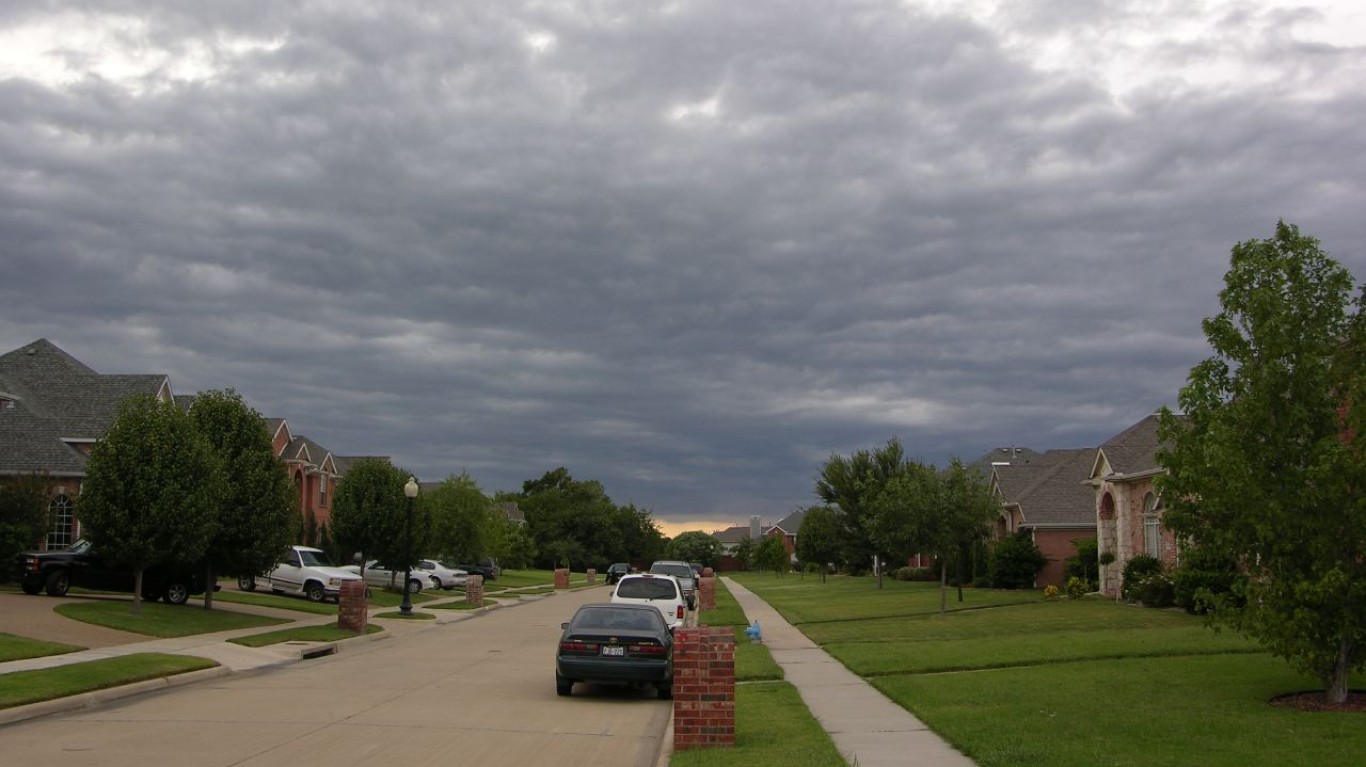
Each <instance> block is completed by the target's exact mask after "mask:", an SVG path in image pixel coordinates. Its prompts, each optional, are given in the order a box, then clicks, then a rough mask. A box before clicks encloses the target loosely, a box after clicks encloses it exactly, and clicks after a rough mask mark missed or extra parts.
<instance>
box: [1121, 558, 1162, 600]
mask: <svg viewBox="0 0 1366 767" xmlns="http://www.w3.org/2000/svg"><path fill="white" fill-rule="evenodd" d="M1160 572H1162V563H1161V562H1160V561H1158V559H1157V557H1150V556H1148V555H1147V554H1139V555H1137V556H1135V557H1133V558H1132V559H1130V560H1129V561H1128V562H1126V563H1125V565H1124V580H1123V586H1122V587H1121V589H1120V593H1121V594H1122V595H1123V597H1124V598H1125V599H1128V600H1136V599H1138V596H1137V594H1135V593H1133V592H1134V589H1135V588H1136V587H1137V586H1138V583H1139V582H1140V581H1142V580H1143V579H1144V578H1147V577H1148V576H1149V575H1156V574H1158V573H1160Z"/></svg>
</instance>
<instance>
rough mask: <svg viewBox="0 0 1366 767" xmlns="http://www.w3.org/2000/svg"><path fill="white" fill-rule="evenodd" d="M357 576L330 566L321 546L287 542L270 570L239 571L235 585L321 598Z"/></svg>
mask: <svg viewBox="0 0 1366 767" xmlns="http://www.w3.org/2000/svg"><path fill="white" fill-rule="evenodd" d="M360 579H361V578H360V576H359V575H357V574H355V573H348V572H346V571H345V570H342V569H341V568H339V567H336V566H334V565H333V564H332V562H331V560H329V559H328V558H327V554H325V553H323V550H322V549H315V548H312V547H311V546H290V547H289V548H288V549H287V550H286V551H285V554H284V556H283V557H281V559H280V562H279V564H277V565H275V567H274V568H273V569H272V570H271V571H270V572H268V573H265V574H264V575H243V576H241V577H239V578H238V579H237V588H239V589H241V590H243V591H255V590H256V587H257V586H265V587H266V588H268V589H270V590H271V591H275V592H284V593H288V594H302V595H304V596H306V597H308V598H309V600H310V601H313V602H322V601H323V600H325V599H334V600H336V599H339V597H340V596H341V585H342V584H343V583H345V582H346V581H358V580H360Z"/></svg>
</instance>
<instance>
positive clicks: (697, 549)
mask: <svg viewBox="0 0 1366 767" xmlns="http://www.w3.org/2000/svg"><path fill="white" fill-rule="evenodd" d="M666 558H668V559H677V560H681V561H683V562H701V563H702V564H704V565H706V566H707V567H716V563H717V562H718V561H720V559H721V542H720V541H718V540H716V538H714V537H712V536H711V535H709V534H708V533H704V532H702V531H701V530H689V531H688V532H685V533H679V534H678V536H677V537H675V538H674V539H673V540H672V541H669V546H668V548H667V549H666Z"/></svg>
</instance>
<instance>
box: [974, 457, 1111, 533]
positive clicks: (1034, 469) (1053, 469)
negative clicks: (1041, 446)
mask: <svg viewBox="0 0 1366 767" xmlns="http://www.w3.org/2000/svg"><path fill="white" fill-rule="evenodd" d="M1095 455H1096V449H1095V448H1090V447H1085V448H1074V449H1068V450H1049V451H1048V452H1046V453H1044V454H1042V455H1040V456H1038V457H1036V458H1035V459H1034V460H1031V461H1030V462H1029V463H1023V464H1011V465H1009V466H997V467H995V476H996V487H997V490H998V492H1000V494H1001V498H1002V500H1004V501H1005V502H1006V503H1009V504H1014V505H1016V506H1018V507H1019V509H1020V513H1021V515H1022V516H1023V518H1024V521H1023V523H1022V526H1023V527H1032V526H1036V525H1078V526H1087V525H1094V524H1095V523H1096V506H1095V504H1096V493H1095V489H1094V488H1092V487H1091V486H1090V485H1088V484H1086V480H1087V479H1088V478H1089V477H1090V475H1091V467H1092V465H1093V462H1094V459H1095Z"/></svg>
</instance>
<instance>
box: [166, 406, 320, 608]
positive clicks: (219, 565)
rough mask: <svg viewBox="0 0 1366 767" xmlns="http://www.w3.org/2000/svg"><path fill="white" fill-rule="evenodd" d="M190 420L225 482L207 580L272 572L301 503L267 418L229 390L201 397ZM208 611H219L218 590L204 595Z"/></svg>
mask: <svg viewBox="0 0 1366 767" xmlns="http://www.w3.org/2000/svg"><path fill="white" fill-rule="evenodd" d="M190 421H191V422H192V423H193V424H194V426H195V428H196V429H197V430H198V431H199V433H200V434H201V435H203V436H204V438H205V439H207V440H208V442H209V444H210V446H212V448H213V450H214V452H215V453H216V454H217V455H218V459H219V461H220V462H221V463H222V466H223V475H224V479H225V485H224V492H223V495H222V504H221V505H220V507H219V510H218V514H217V518H218V524H217V526H216V528H215V533H214V536H213V538H212V539H210V541H209V547H208V550H207V551H206V552H205V553H206V557H205V567H206V571H207V572H206V578H205V582H206V583H215V582H216V581H217V576H218V575H219V574H220V573H222V574H226V575H234V576H237V575H255V574H256V573H260V572H263V571H265V570H267V569H269V568H270V566H271V565H273V564H274V563H275V562H276V560H277V559H278V558H279V556H280V552H281V551H283V550H284V549H285V547H287V546H288V545H289V544H290V542H291V537H292V534H293V531H294V525H295V518H296V517H297V516H298V501H297V498H296V496H295V493H294V488H293V486H292V485H291V484H290V481H289V472H288V470H287V469H286V468H285V465H284V463H283V462H282V461H281V460H280V459H279V457H278V456H276V455H275V450H274V447H273V446H272V444H271V439H270V432H269V430H267V428H266V422H265V419H264V418H262V417H261V414H260V413H258V412H256V411H255V410H253V409H252V408H251V407H250V406H249V405H247V403H246V402H245V401H244V400H243V399H242V397H241V395H239V394H238V393H237V392H235V391H233V390H231V389H229V390H226V391H208V392H201V393H200V394H198V395H197V396H196V397H195V399H194V402H193V403H192V404H191V405H190ZM204 609H206V610H209V609H213V589H208V590H207V591H206V592H205V594H204Z"/></svg>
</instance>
